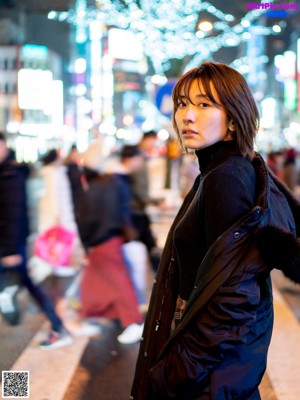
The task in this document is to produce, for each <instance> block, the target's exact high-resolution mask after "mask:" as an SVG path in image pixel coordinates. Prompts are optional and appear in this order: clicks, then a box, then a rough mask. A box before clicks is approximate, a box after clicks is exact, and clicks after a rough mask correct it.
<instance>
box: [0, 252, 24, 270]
mask: <svg viewBox="0 0 300 400" xmlns="http://www.w3.org/2000/svg"><path fill="white" fill-rule="evenodd" d="M22 261H23V257H22V256H21V255H20V254H13V255H11V256H6V257H2V258H1V259H0V263H1V264H2V265H3V267H6V268H13V267H17V266H18V265H20V264H21V262H22Z"/></svg>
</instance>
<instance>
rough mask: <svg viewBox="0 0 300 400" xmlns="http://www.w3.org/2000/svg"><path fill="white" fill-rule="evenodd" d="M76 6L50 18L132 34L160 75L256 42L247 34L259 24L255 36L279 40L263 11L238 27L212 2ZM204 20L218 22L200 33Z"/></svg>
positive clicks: (103, 1)
mask: <svg viewBox="0 0 300 400" xmlns="http://www.w3.org/2000/svg"><path fill="white" fill-rule="evenodd" d="M76 4H77V7H76V8H75V10H74V9H71V10H69V11H67V12H66V11H64V12H63V13H60V12H57V11H50V13H49V14H48V18H49V19H54V20H58V21H66V22H68V23H73V24H78V25H81V26H85V25H86V26H88V25H89V24H90V23H91V22H92V21H93V20H96V19H97V20H101V22H102V23H103V25H106V26H110V27H117V28H120V29H130V30H131V31H132V32H134V33H135V34H136V37H137V38H138V40H140V41H141V42H142V45H143V49H144V53H145V55H146V56H148V57H149V59H150V60H151V61H152V64H153V67H154V69H155V71H156V73H157V74H160V75H163V74H164V73H165V72H166V71H167V69H168V68H169V65H170V60H171V59H173V58H178V59H182V58H183V57H185V56H190V58H191V61H190V62H189V64H188V65H187V68H190V67H193V66H195V65H199V63H200V62H202V61H203V60H204V59H207V58H211V56H212V54H213V53H214V52H216V51H218V50H219V49H220V48H221V47H228V46H231V47H232V46H238V45H239V44H240V43H241V42H243V41H247V40H249V39H250V38H251V36H250V33H249V31H248V29H249V27H250V26H251V23H252V22H254V21H255V22H256V27H255V29H256V31H255V32H256V34H260V35H275V34H277V33H279V29H278V28H277V26H276V27H275V29H274V27H265V26H262V25H259V24H257V20H258V19H259V17H260V15H261V14H262V12H263V11H264V10H263V9H255V10H252V11H249V12H248V13H246V14H245V15H244V17H243V18H242V19H241V21H240V22H237V23H235V22H234V20H235V18H234V16H233V15H231V14H228V13H224V12H223V11H221V10H219V9H217V8H216V7H215V6H214V5H213V4H211V3H210V2H208V1H194V0H185V2H184V5H183V2H182V0H173V1H172V2H170V0H139V1H137V0H96V5H95V6H87V2H86V0H77V2H76ZM204 11H205V13H206V17H205V20H206V21H207V22H210V21H209V17H208V16H207V14H211V16H212V17H213V18H212V19H214V20H215V19H217V21H215V22H214V23H213V24H212V26H211V28H212V29H211V30H208V31H206V32H203V31H202V30H198V28H197V24H198V23H199V18H200V17H201V12H204Z"/></svg>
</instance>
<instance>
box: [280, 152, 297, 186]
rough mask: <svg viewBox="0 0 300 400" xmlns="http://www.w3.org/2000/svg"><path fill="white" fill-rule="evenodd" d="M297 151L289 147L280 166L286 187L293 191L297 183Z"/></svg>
mask: <svg viewBox="0 0 300 400" xmlns="http://www.w3.org/2000/svg"><path fill="white" fill-rule="evenodd" d="M296 158H297V151H296V150H295V149H294V148H293V147H291V148H289V149H287V150H286V151H285V153H284V161H283V166H282V179H283V182H284V183H285V184H286V185H287V187H288V188H289V189H290V190H291V191H292V192H293V193H294V192H295V190H296V186H297V183H298V171H297V165H296Z"/></svg>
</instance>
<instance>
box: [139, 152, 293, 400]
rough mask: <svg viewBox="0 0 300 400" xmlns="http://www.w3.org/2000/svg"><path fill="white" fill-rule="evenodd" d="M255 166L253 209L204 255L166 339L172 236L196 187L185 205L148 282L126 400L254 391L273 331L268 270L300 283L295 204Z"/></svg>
mask: <svg viewBox="0 0 300 400" xmlns="http://www.w3.org/2000/svg"><path fill="white" fill-rule="evenodd" d="M234 160H235V159H234V158H232V160H231V161H230V162H232V168H236V167H237V166H236V165H235V161H234ZM253 167H254V168H255V171H256V175H257V179H256V181H257V187H256V192H257V196H256V201H255V205H254V207H253V208H252V209H251V210H250V211H249V212H248V213H246V214H245V215H244V216H242V217H241V218H240V219H239V220H238V221H237V222H236V223H234V224H233V225H232V226H230V227H229V228H228V229H227V230H226V231H225V232H224V233H223V234H222V235H221V236H220V237H219V238H218V239H217V240H216V241H215V242H214V243H213V244H212V245H211V247H210V248H209V249H208V251H207V253H206V254H205V257H204V258H203V260H202V262H201V264H200V265H199V269H198V273H197V277H196V280H195V285H194V289H193V291H192V294H191V296H190V298H189V301H188V304H187V306H186V309H185V311H184V314H183V317H182V319H181V322H180V323H179V325H178V327H177V328H176V330H175V331H174V333H173V334H172V335H170V326H171V321H172V318H173V315H174V309H175V303H176V298H177V294H178V276H177V270H178V268H177V266H176V257H174V252H173V245H172V242H173V232H174V229H175V227H176V225H177V224H178V221H180V219H181V217H182V215H183V214H184V213H185V210H186V209H187V207H188V206H189V204H190V203H191V202H192V200H193V198H194V196H195V195H196V192H197V191H198V189H199V188H198V185H199V180H198V181H196V183H195V185H194V187H193V188H192V190H191V192H190V193H189V194H188V196H187V197H186V199H185V201H184V202H183V205H182V207H181V209H180V210H179V213H178V215H177V217H176V218H175V220H174V223H173V225H172V227H171V230H170V232H169V235H168V238H167V242H166V246H165V248H164V252H163V255H162V261H161V264H160V267H159V270H158V274H157V277H156V279H155V282H154V286H153V291H152V295H151V300H150V306H149V311H148V315H147V318H146V322H145V328H144V334H143V340H142V342H141V346H140V352H139V356H138V361H137V366H136V373H135V378H134V383H133V388H132V397H131V398H132V399H134V400H150V399H151V400H159V399H177V400H196V399H197V400H198V399H199V400H200V399H203V400H204V399H207V400H208V399H211V400H225V399H226V400H228V399H238V400H243V399H247V400H248V399H251V398H252V395H253V393H255V392H256V390H257V388H258V385H259V384H260V381H261V378H262V376H263V374H264V372H265V368H266V358H267V351H268V347H269V343H270V340H271V334H272V328H273V305H272V288H271V280H270V271H271V270H272V268H274V267H276V268H279V269H282V270H283V272H284V273H285V274H286V275H287V276H289V277H290V278H291V279H293V280H294V281H296V282H300V266H299V264H300V263H299V261H300V240H299V239H297V237H299V236H300V225H299V226H297V227H296V224H295V221H297V222H298V223H299V221H300V218H299V217H300V205H299V203H298V202H297V201H296V199H294V198H293V196H292V194H291V193H290V192H289V191H288V189H287V188H286V187H285V186H284V185H283V184H282V183H281V182H280V181H278V180H277V179H276V178H275V177H273V176H271V174H270V173H269V171H268V169H267V167H266V164H265V162H264V161H263V159H262V158H261V156H260V155H258V154H257V155H256V157H255V158H254V160H253ZM207 176H208V174H207ZM207 176H204V177H203V180H202V182H204V181H205V179H207ZM202 184H203V183H202Z"/></svg>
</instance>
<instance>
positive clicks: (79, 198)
mask: <svg viewBox="0 0 300 400" xmlns="http://www.w3.org/2000/svg"><path fill="white" fill-rule="evenodd" d="M68 175H69V178H70V182H71V189H72V196H73V203H74V211H75V220H76V223H77V225H78V230H79V235H80V238H81V241H82V243H83V245H84V247H85V248H89V247H93V246H96V245H98V244H101V243H103V242H105V241H106V240H108V239H110V238H112V237H114V236H119V235H123V233H124V229H125V227H127V226H128V225H130V224H131V214H130V194H129V192H128V191H127V188H126V185H125V184H124V183H123V182H122V180H121V179H119V178H118V177H117V176H116V175H110V174H99V173H98V172H96V171H92V170H90V169H88V168H84V169H83V170H80V169H79V168H78V166H77V165H73V166H69V168H68Z"/></svg>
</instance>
